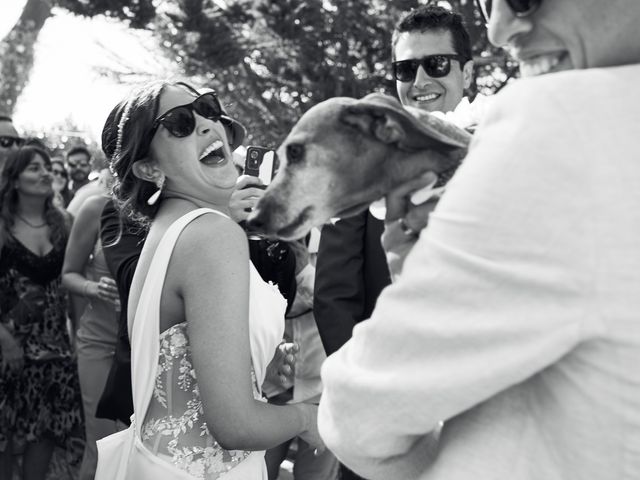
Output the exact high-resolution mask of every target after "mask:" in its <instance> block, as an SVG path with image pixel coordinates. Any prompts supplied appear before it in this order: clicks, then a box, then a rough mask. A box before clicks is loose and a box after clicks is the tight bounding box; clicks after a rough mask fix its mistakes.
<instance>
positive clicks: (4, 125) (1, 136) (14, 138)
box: [0, 115, 24, 172]
mask: <svg viewBox="0 0 640 480" xmlns="http://www.w3.org/2000/svg"><path fill="white" fill-rule="evenodd" d="M22 144H24V139H23V138H21V137H20V135H19V134H18V131H17V130H16V127H15V126H14V125H13V119H12V118H11V117H9V116H7V115H0V172H1V171H2V169H3V168H4V162H6V160H7V157H8V156H9V154H10V153H11V152H13V151H15V150H17V149H18V148H20V146H21V145H22Z"/></svg>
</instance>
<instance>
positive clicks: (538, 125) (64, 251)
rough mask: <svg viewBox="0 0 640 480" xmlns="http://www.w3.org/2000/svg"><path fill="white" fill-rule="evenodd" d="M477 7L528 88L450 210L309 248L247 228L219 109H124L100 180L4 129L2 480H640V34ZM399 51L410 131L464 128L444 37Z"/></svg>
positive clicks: (489, 131) (486, 138)
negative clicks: (286, 470) (427, 118)
mask: <svg viewBox="0 0 640 480" xmlns="http://www.w3.org/2000/svg"><path fill="white" fill-rule="evenodd" d="M477 5H478V8H479V9H480V12H481V14H482V15H483V16H484V18H485V20H486V22H487V27H488V35H489V38H490V40H491V41H492V43H493V44H495V45H496V46H498V47H506V48H508V49H509V51H510V53H511V54H512V55H513V56H514V58H515V59H516V60H518V61H519V62H520V68H521V73H522V77H523V78H521V79H517V80H516V81H514V82H512V84H511V85H509V86H507V87H506V88H505V89H504V90H503V91H501V92H500V93H499V94H497V95H496V96H495V97H493V98H492V99H491V102H490V103H491V104H490V106H489V107H488V108H487V110H486V115H485V116H484V117H483V118H481V119H480V121H479V122H478V123H477V124H474V125H468V127H469V129H470V130H472V131H473V141H472V143H471V145H470V148H469V153H468V155H467V157H466V158H465V160H464V162H463V164H462V166H461V167H460V168H459V169H458V171H457V172H456V173H455V175H454V176H453V178H452V179H451V181H450V182H449V183H448V184H447V187H446V192H445V193H444V194H443V195H442V196H434V197H431V198H430V199H428V200H426V201H425V202H423V203H419V204H414V203H413V202H412V201H410V198H411V194H412V193H413V192H415V191H417V190H419V189H421V188H424V187H425V186H427V185H428V184H431V183H433V181H434V175H432V174H430V175H426V176H423V177H419V178H415V179H413V180H411V181H410V182H408V183H407V184H405V185H402V186H401V187H399V188H397V189H395V190H394V191H392V192H391V193H389V194H388V195H387V197H386V216H385V218H384V220H382V219H380V218H377V215H375V214H374V213H375V212H373V210H371V211H369V210H367V211H365V212H363V213H361V214H358V215H356V216H353V217H350V218H344V219H340V220H339V221H337V222H336V223H335V224H328V225H325V226H323V227H322V229H321V231H317V230H314V231H313V232H312V234H311V235H310V236H308V237H307V238H304V239H300V240H298V241H290V242H285V241H281V240H276V239H267V238H261V237H255V236H254V235H249V234H248V232H247V230H246V228H245V226H246V225H245V221H246V219H247V217H248V215H249V213H250V212H251V209H252V208H253V207H254V206H255V205H256V203H257V202H258V201H259V199H260V197H261V196H262V195H263V193H264V190H263V187H264V185H262V182H261V180H259V179H258V178H256V177H251V176H247V175H243V160H244V159H243V158H241V157H240V156H238V154H237V153H235V152H236V151H237V150H238V148H239V147H241V146H242V144H243V142H244V139H245V135H246V131H245V128H244V126H243V125H242V123H241V119H236V118H233V117H232V116H230V115H229V114H228V112H227V111H226V110H225V108H224V106H223V105H224V92H214V91H212V90H210V89H206V88H196V87H195V86H193V85H191V84H189V83H185V82H174V81H154V82H150V83H147V84H144V85H141V86H139V87H138V88H136V89H135V90H133V91H132V92H131V93H130V94H129V95H128V96H127V97H126V98H125V99H123V100H122V101H121V102H119V103H118V104H117V105H115V106H114V108H113V109H112V111H111V112H110V114H109V116H108V118H107V119H106V121H105V124H104V128H103V132H102V138H101V146H102V151H103V153H104V155H105V156H106V158H107V160H108V165H100V166H96V165H94V164H92V156H93V155H92V153H91V152H90V151H89V150H88V149H87V148H86V147H84V146H81V145H77V146H73V147H71V148H69V149H68V151H66V152H65V154H64V156H63V157H52V155H51V152H50V151H49V149H48V148H47V145H46V144H45V143H43V142H42V141H40V140H38V139H37V138H23V137H21V136H20V135H19V133H18V131H17V129H16V127H15V126H14V125H13V122H12V120H11V118H10V117H8V116H0V171H1V174H0V360H1V369H0V479H7V480H13V479H14V478H24V479H27V480H31V479H45V478H47V472H48V471H49V470H50V464H51V458H52V455H53V452H54V449H55V448H56V446H58V447H62V448H63V449H71V448H72V445H74V442H75V445H77V444H78V442H81V444H82V445H83V454H82V457H81V459H80V458H78V459H77V460H76V461H77V463H78V466H77V470H78V477H79V478H80V479H82V480H89V479H94V478H95V479H96V480H107V479H113V480H123V479H147V478H154V479H156V480H161V479H185V480H187V479H207V480H213V479H217V478H220V479H225V480H236V479H237V480H275V479H277V478H278V476H279V473H280V465H281V463H282V462H283V460H284V459H285V458H287V457H289V458H290V459H291V460H292V461H293V463H294V469H293V476H294V478H295V479H296V480H337V479H362V478H364V479H370V480H383V479H384V480H388V479H400V480H404V479H407V480H408V479H447V480H454V479H467V478H479V479H487V480H493V479H496V480H500V479H507V478H508V479H514V478H515V479H523V480H525V479H527V480H532V479H542V478H544V479H545V480H547V479H549V480H555V479H557V480H561V479H567V478H577V479H585V480H586V479H593V480H605V479H606V480H610V479H620V480H635V479H637V478H639V477H640V410H639V409H638V405H640V374H639V373H638V370H637V368H636V367H635V365H636V363H637V361H638V360H639V359H640V320H639V318H638V313H637V312H638V311H640V304H639V303H638V302H639V300H638V299H640V296H638V294H637V291H638V290H639V289H640V273H639V272H640V268H638V267H639V266H638V265H637V263H638V262H637V261H636V260H635V259H637V258H638V257H637V254H636V253H635V251H636V248H635V246H636V242H637V238H638V235H639V234H640V217H639V216H638V215H637V214H636V211H637V210H636V209H635V208H634V206H635V205H636V204H637V203H639V202H635V201H634V200H633V198H635V197H636V196H637V195H638V193H637V192H639V191H640V190H638V189H637V188H635V187H636V186H637V183H638V181H639V180H640V171H638V166H637V165H636V158H635V157H636V155H634V152H638V151H640V150H639V149H638V147H637V146H636V145H635V142H634V140H635V136H636V135H637V132H640V117H639V116H638V115H636V114H634V113H633V111H635V110H636V109H635V108H634V107H635V106H637V105H640V96H639V95H640V94H639V93H638V89H637V84H638V81H639V80H640V30H638V29H637V20H638V19H640V6H638V5H637V0H617V1H615V2H610V3H605V2H603V1H602V0H555V1H553V2H551V1H548V0H547V1H544V0H525V1H521V0H519V1H516V0H498V1H494V2H489V1H486V0H478V1H477ZM390 48H391V52H392V55H391V57H392V64H391V67H392V72H393V75H394V78H395V80H396V86H397V94H398V98H399V100H400V102H401V103H402V105H403V106H405V107H412V108H413V109H416V108H417V109H419V110H422V111H426V112H441V113H442V114H446V113H451V112H453V114H454V115H455V111H456V109H457V107H458V106H459V105H461V104H462V103H464V102H467V104H468V101H467V99H466V98H465V93H466V92H467V91H468V89H469V88H470V86H471V84H472V82H473V70H474V64H473V57H472V54H471V41H470V38H469V34H468V32H467V30H466V28H465V25H464V22H463V21H462V17H461V16H460V15H459V14H457V13H455V12H452V11H450V10H448V9H445V8H442V7H438V6H431V5H428V6H422V7H418V8H416V9H414V10H411V11H409V12H406V13H405V14H404V15H403V16H402V17H401V18H400V19H399V20H398V23H397V24H396V26H395V29H394V32H393V37H392V45H391V46H390ZM531 77H534V78H531ZM472 105H473V104H472ZM449 118H451V117H449ZM281 161H282V162H285V164H286V162H287V159H286V158H283V159H281ZM298 161H300V160H299V159H298ZM302 161H304V160H302ZM92 171H93V172H94V173H95V174H96V178H95V179H94V180H91V181H90V178H91V173H92ZM321 373H322V375H321ZM292 446H293V448H292Z"/></svg>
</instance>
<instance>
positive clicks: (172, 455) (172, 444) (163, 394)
mask: <svg viewBox="0 0 640 480" xmlns="http://www.w3.org/2000/svg"><path fill="white" fill-rule="evenodd" d="M157 372H158V373H157V376H156V379H155V386H154V390H153V397H152V399H151V402H150V403H149V408H148V410H147V414H146V417H145V420H144V423H143V425H142V442H143V443H144V445H145V446H146V447H147V448H148V449H150V450H151V451H152V452H153V453H154V454H155V455H157V456H159V457H163V458H165V459H166V460H167V461H169V462H171V463H172V464H173V465H175V466H176V467H178V468H180V469H181V470H184V471H186V472H187V473H189V474H190V475H192V476H194V477H196V478H203V479H207V480H213V479H217V478H219V476H220V475H221V474H223V473H226V472H228V471H229V470H231V469H232V468H233V467H235V466H236V465H237V464H239V463H240V462H242V461H243V460H244V459H245V458H247V456H248V455H250V454H251V452H250V451H241V450H225V449H223V448H222V447H221V446H220V445H219V444H218V442H216V440H215V439H214V438H213V436H212V435H211V433H210V432H209V429H208V428H207V424H206V422H205V421H204V411H203V408H202V401H201V399H200V392H199V390H198V383H197V379H196V374H195V370H194V368H193V363H192V358H191V349H190V346H189V336H188V334H187V324H186V323H184V322H183V323H180V324H177V325H174V326H173V327H171V328H169V329H167V330H165V331H164V332H163V333H161V334H160V353H159V357H158V370H157ZM251 377H252V380H253V381H252V385H253V389H254V397H255V398H260V393H259V391H258V388H257V383H256V378H255V375H254V373H253V369H252V370H251Z"/></svg>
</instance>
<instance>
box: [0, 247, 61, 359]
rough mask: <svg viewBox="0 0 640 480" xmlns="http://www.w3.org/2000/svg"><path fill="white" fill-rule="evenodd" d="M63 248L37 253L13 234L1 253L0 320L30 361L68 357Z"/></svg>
mask: <svg viewBox="0 0 640 480" xmlns="http://www.w3.org/2000/svg"><path fill="white" fill-rule="evenodd" d="M63 262H64V248H61V249H56V248H52V249H51V250H49V251H48V252H47V253H45V254H44V255H38V254H36V253H34V252H33V251H31V250H30V249H29V248H28V247H27V246H25V245H24V244H23V243H22V242H21V241H20V240H18V239H17V238H15V237H14V236H13V235H8V236H7V241H6V243H5V245H4V246H3V247H2V251H1V252H0V323H2V325H3V326H4V327H5V328H6V329H7V330H8V331H9V333H11V334H12V335H13V336H14V337H15V338H16V340H18V342H19V344H20V346H21V347H22V350H23V352H24V356H25V358H26V359H28V360H30V361H33V362H40V361H47V360H54V359H62V358H71V357H72V355H73V353H72V349H71V343H70V341H69V334H68V332H67V292H66V290H65V289H64V288H63V287H62V282H61V272H62V264H63Z"/></svg>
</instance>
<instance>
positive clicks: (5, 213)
mask: <svg viewBox="0 0 640 480" xmlns="http://www.w3.org/2000/svg"><path fill="white" fill-rule="evenodd" d="M36 155H40V156H41V157H42V158H43V159H44V161H45V163H46V164H47V165H51V157H49V154H48V153H47V152H46V151H44V150H42V149H41V148H38V147H34V146H25V147H22V148H20V149H19V150H16V151H14V152H11V153H10V154H9V156H8V158H7V161H6V163H5V165H4V169H3V170H2V175H1V176H0V248H1V247H2V246H3V245H4V244H5V242H6V240H7V238H8V236H9V235H10V233H11V229H12V228H13V225H14V224H15V217H16V213H17V211H18V201H19V197H18V192H17V190H16V189H15V182H16V180H17V179H18V177H19V176H20V174H21V173H22V172H24V170H25V169H26V168H27V166H28V165H29V163H31V161H32V160H33V158H34V157H35V156H36ZM44 219H45V222H46V223H47V225H48V226H49V231H50V234H49V240H50V241H51V243H52V245H53V248H54V249H56V250H64V249H65V247H66V245H67V238H68V235H69V228H70V226H71V218H70V217H69V214H67V213H66V212H65V211H64V210H62V209H60V208H58V207H56V206H55V205H54V203H53V190H52V191H51V195H49V196H48V197H47V199H46V200H45V203H44Z"/></svg>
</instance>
